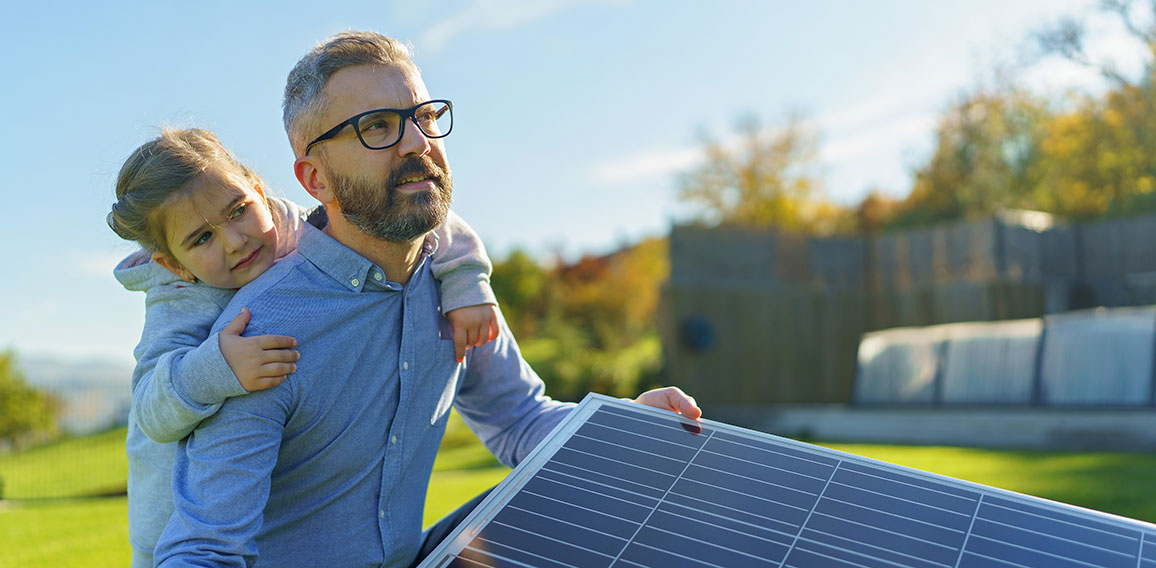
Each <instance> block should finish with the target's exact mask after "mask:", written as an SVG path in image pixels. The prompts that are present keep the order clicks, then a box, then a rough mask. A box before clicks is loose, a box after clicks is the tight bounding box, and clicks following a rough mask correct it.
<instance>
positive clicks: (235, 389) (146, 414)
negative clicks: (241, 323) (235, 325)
mask: <svg viewBox="0 0 1156 568" xmlns="http://www.w3.org/2000/svg"><path fill="white" fill-rule="evenodd" d="M232 295H233V293H232V290H220V289H216V288H212V287H209V286H198V285H187V284H184V283H181V284H163V285H158V286H153V287H152V288H149V290H148V291H147V293H146V299H145V324H144V331H142V333H141V342H140V344H139V345H138V346H137V348H136V351H135V355H136V356H137V365H136V368H135V369H134V370H133V380H132V410H133V414H134V416H135V418H136V421H137V424H138V425H139V426H140V429H141V431H142V432H144V433H145V435H147V436H148V437H149V438H152V439H153V440H154V441H156V442H160V443H166V442H175V441H177V440H180V439H181V438H184V437H185V436H186V435H188V433H189V432H191V431H192V430H193V428H194V427H196V425H197V424H199V423H200V422H201V420H204V419H205V418H207V417H209V416H212V415H213V414H214V413H216V412H217V410H218V409H219V408H220V406H221V402H222V401H224V400H225V399H226V398H228V397H230V396H237V395H241V394H245V392H246V391H245V389H244V388H243V387H242V386H241V383H240V382H239V381H238V380H237V377H236V375H234V374H233V370H232V369H230V368H229V365H228V363H226V362H225V358H224V356H223V355H222V354H221V349H220V342H219V340H218V335H217V334H212V335H210V333H209V332H210V330H211V329H212V326H213V323H214V322H216V320H217V317H218V316H220V314H221V310H222V309H224V306H225V304H227V303H228V301H229V299H230V298H231V297H232Z"/></svg>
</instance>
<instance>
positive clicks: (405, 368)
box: [401, 361, 409, 371]
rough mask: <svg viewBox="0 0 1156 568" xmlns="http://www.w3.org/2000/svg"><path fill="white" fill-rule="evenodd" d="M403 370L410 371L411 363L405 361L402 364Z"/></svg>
mask: <svg viewBox="0 0 1156 568" xmlns="http://www.w3.org/2000/svg"><path fill="white" fill-rule="evenodd" d="M401 370H403V371H408V370H409V361H403V362H402V363H401Z"/></svg>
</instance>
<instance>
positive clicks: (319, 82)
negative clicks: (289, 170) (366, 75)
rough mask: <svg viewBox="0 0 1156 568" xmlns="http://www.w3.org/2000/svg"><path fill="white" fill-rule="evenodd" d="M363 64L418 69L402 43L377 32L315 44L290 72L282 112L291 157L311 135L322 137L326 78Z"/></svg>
mask: <svg viewBox="0 0 1156 568" xmlns="http://www.w3.org/2000/svg"><path fill="white" fill-rule="evenodd" d="M366 64H370V65H389V64H404V65H409V66H411V67H412V68H413V69H414V70H417V65H415V64H414V62H413V60H412V59H411V58H410V49H409V47H408V46H406V45H405V44H404V43H402V42H400V41H398V40H396V39H394V38H391V37H387V36H383V35H381V34H379V33H374V32H364V31H347V32H341V33H339V34H337V35H335V36H333V37H331V38H329V39H327V40H325V41H323V42H322V43H320V44H318V45H317V47H315V48H313V50H312V51H310V52H309V53H307V54H305V57H302V58H301V60H300V61H298V62H297V65H295V66H294V67H293V70H292V71H290V72H289V79H288V80H287V81H286V82H285V101H284V102H283V103H282V105H281V113H282V120H284V122H285V132H286V133H287V134H288V135H289V144H290V145H291V146H292V147H293V154H294V155H296V156H301V155H303V154H304V153H305V146H306V145H307V144H308V143H309V140H307V139H306V137H307V136H310V133H313V135H314V136H317V135H320V134H321V132H318V130H320V128H321V127H320V126H319V125H317V121H318V120H319V119H320V117H321V115H322V114H323V113H324V111H325V101H324V100H323V98H322V96H321V91H322V90H324V89H325V84H326V83H328V82H329V78H330V77H332V76H333V74H334V73H337V72H338V71H340V70H342V69H345V68H346V67H353V66H355V65H366Z"/></svg>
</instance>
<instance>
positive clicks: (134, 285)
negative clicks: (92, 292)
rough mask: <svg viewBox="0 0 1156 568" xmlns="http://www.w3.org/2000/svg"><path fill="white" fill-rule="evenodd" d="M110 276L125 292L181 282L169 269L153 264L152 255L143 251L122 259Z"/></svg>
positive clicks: (140, 290) (142, 290) (141, 290)
mask: <svg viewBox="0 0 1156 568" xmlns="http://www.w3.org/2000/svg"><path fill="white" fill-rule="evenodd" d="M112 274H113V276H115V277H116V281H117V282H120V284H121V286H124V289H125V290H130V291H133V292H144V291H147V290H148V289H149V288H152V287H153V286H159V285H162V284H171V283H174V282H183V281H182V280H181V279H180V277H178V276H177V275H176V274H173V273H172V272H170V271H169V269H167V268H165V267H163V266H161V265H159V264H157V263H155V262H153V259H152V255H151V254H149V253H148V251H145V250H144V249H141V250H138V251H136V252H134V253H132V254H130V255H128V256H126V257H124V260H122V261H120V262H119V263H117V265H116V268H114V269H113V271H112ZM186 284H187V283H186Z"/></svg>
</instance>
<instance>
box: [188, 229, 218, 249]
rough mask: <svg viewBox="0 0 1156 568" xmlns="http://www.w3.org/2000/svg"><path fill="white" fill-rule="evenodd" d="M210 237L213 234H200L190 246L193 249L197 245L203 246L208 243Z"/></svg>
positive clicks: (207, 232) (206, 232)
mask: <svg viewBox="0 0 1156 568" xmlns="http://www.w3.org/2000/svg"><path fill="white" fill-rule="evenodd" d="M212 236H213V233H210V232H209V231H205V232H203V233H201V234H200V235H197V238H196V239H194V240H193V243H192V245H190V246H194V247H195V246H197V245H203V244H205V243H207V242H209V238H210V237H212Z"/></svg>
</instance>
